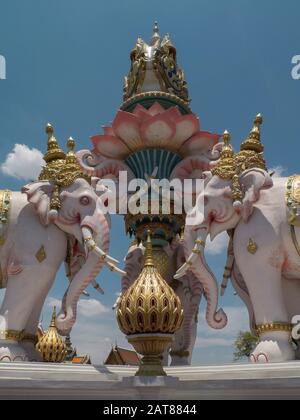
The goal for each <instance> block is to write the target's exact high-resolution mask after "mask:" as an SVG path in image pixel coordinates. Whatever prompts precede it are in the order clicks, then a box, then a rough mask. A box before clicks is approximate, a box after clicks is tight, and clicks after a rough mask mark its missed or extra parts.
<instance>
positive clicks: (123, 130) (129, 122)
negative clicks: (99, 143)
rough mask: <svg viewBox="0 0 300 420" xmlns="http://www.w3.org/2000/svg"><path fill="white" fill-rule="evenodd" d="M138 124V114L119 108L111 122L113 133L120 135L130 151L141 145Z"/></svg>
mask: <svg viewBox="0 0 300 420" xmlns="http://www.w3.org/2000/svg"><path fill="white" fill-rule="evenodd" d="M139 125H140V118H139V117H138V116H136V115H134V114H132V113H130V112H125V111H121V110H119V111H118V112H117V115H116V118H115V119H114V121H113V124H112V128H113V130H114V133H115V135H116V136H118V137H120V138H121V139H122V140H123V142H124V143H125V144H126V145H127V146H128V148H129V149H130V150H131V151H132V152H134V151H136V150H138V149H140V148H141V147H142V146H143V142H142V140H141V136H140V130H139Z"/></svg>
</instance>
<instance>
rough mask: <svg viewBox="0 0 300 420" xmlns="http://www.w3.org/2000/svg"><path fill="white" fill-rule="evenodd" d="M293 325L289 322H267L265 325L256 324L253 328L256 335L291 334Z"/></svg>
mask: <svg viewBox="0 0 300 420" xmlns="http://www.w3.org/2000/svg"><path fill="white" fill-rule="evenodd" d="M292 328H293V325H292V324H290V323H289V322H267V323H265V324H258V325H256V326H255V330H256V334H257V335H261V334H263V333H266V332H272V331H286V332H291V331H292Z"/></svg>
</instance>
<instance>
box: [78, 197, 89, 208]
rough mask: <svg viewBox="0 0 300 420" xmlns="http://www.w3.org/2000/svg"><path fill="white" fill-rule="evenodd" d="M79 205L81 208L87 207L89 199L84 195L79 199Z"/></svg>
mask: <svg viewBox="0 0 300 420" xmlns="http://www.w3.org/2000/svg"><path fill="white" fill-rule="evenodd" d="M80 204H82V205H83V206H87V205H89V204H90V199H89V197H87V196H86V195H84V196H83V197H81V198H80Z"/></svg>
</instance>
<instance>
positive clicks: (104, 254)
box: [93, 245, 119, 264]
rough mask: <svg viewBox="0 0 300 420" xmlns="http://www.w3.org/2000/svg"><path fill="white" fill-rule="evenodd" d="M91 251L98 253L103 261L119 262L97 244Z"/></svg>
mask: <svg viewBox="0 0 300 420" xmlns="http://www.w3.org/2000/svg"><path fill="white" fill-rule="evenodd" d="M93 251H94V252H95V253H96V254H98V255H99V256H100V258H101V259H102V260H103V261H105V262H109V263H111V264H119V261H118V260H116V259H115V258H113V257H111V256H110V255H108V254H106V253H105V252H103V251H102V249H101V248H99V247H98V246H97V245H95V247H94V248H93Z"/></svg>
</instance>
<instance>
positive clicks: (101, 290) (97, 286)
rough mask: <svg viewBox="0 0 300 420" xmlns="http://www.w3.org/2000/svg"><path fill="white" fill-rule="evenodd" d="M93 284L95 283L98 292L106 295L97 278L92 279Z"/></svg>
mask: <svg viewBox="0 0 300 420" xmlns="http://www.w3.org/2000/svg"><path fill="white" fill-rule="evenodd" d="M92 285H93V288H94V289H95V290H97V292H99V293H101V295H104V290H103V289H102V287H101V286H100V284H99V283H97V282H96V280H93V281H92Z"/></svg>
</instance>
